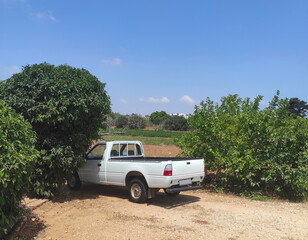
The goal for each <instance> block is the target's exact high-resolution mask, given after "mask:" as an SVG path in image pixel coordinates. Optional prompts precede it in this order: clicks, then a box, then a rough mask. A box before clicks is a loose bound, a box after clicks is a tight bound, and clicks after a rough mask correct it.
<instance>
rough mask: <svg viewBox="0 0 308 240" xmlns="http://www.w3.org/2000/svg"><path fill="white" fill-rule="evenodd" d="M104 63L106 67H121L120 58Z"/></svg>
mask: <svg viewBox="0 0 308 240" xmlns="http://www.w3.org/2000/svg"><path fill="white" fill-rule="evenodd" d="M104 63H105V64H107V65H114V66H116V65H121V63H122V60H121V59H120V58H113V59H104Z"/></svg>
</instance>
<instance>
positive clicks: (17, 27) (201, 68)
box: [0, 0, 308, 115]
mask: <svg viewBox="0 0 308 240" xmlns="http://www.w3.org/2000/svg"><path fill="white" fill-rule="evenodd" d="M41 62H48V63H50V64H54V65H60V64H68V65H70V66H74V67H78V68H85V69H87V70H89V71H90V72H91V73H92V74H93V75H95V76H97V77H98V79H99V80H100V81H102V82H105V83H107V86H106V90H107V92H108V94H109V95H110V97H111V101H112V110H113V111H115V112H120V113H122V114H130V113H139V114H143V115H145V114H150V113H152V112H154V111H160V110H165V111H167V112H168V113H192V112H193V110H194V106H195V105H196V104H199V103H200V101H201V100H205V99H206V97H210V98H211V99H212V100H214V101H219V99H220V98H221V97H222V96H226V95H228V94H235V93H236V94H239V95H240V96H241V97H251V98H254V97H256V96H257V95H263V96H264V101H263V104H264V105H266V102H267V101H269V100H271V98H272V97H273V95H274V94H275V93H276V90H280V92H281V97H283V98H284V97H288V98H290V97H298V98H300V99H302V100H305V101H308V98H307V90H308V78H307V76H308V1H307V0H289V1H284V0H224V1H223V0H187V1H181V0H173V1H172V0H155V1H150V0H143V1H134V0H130V1H127V0H125V1H124V0H123V1H120V0H108V1H107V0H106V1H103V0H101V1H91V0H89V1H77V0H74V1H59V0H53V1H47V0H37V1H30V0H0V79H6V78H8V77H10V76H11V75H12V74H13V73H16V72H18V71H20V70H21V68H22V66H25V65H27V64H35V63H41Z"/></svg>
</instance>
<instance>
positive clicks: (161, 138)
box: [101, 129, 185, 145]
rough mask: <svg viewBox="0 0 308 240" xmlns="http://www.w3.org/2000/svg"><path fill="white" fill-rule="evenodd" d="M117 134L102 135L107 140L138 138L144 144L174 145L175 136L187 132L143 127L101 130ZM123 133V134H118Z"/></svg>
mask: <svg viewBox="0 0 308 240" xmlns="http://www.w3.org/2000/svg"><path fill="white" fill-rule="evenodd" d="M101 133H102V134H104V133H111V134H115V135H108V136H104V135H103V136H102V139H103V140H105V141H113V140H124V141H129V140H138V141H141V142H142V143H143V144H153V145H174V140H173V139H174V138H178V137H181V136H182V135H183V134H185V132H174V131H164V130H143V129H106V130H103V131H101ZM117 133H121V134H117Z"/></svg>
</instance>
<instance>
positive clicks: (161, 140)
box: [102, 135, 174, 145]
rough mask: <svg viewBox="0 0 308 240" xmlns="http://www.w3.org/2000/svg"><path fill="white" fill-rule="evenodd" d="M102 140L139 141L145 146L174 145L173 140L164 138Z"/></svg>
mask: <svg viewBox="0 0 308 240" xmlns="http://www.w3.org/2000/svg"><path fill="white" fill-rule="evenodd" d="M102 140H105V141H113V140H123V141H130V140H136V141H141V142H142V143H143V144H145V145H174V142H173V138H166V137H144V136H126V135H124V136H123V135H113V136H103V138H102Z"/></svg>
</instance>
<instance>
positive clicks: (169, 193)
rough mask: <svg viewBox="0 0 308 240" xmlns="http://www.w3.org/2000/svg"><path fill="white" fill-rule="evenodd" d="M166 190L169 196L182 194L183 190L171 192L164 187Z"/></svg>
mask: <svg viewBox="0 0 308 240" xmlns="http://www.w3.org/2000/svg"><path fill="white" fill-rule="evenodd" d="M164 192H165V193H166V194H167V195H168V196H171V197H175V196H177V195H179V194H180V192H181V191H178V192H170V191H169V189H166V188H165V189H164Z"/></svg>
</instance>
